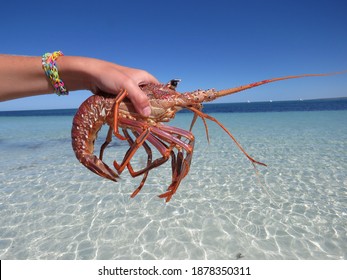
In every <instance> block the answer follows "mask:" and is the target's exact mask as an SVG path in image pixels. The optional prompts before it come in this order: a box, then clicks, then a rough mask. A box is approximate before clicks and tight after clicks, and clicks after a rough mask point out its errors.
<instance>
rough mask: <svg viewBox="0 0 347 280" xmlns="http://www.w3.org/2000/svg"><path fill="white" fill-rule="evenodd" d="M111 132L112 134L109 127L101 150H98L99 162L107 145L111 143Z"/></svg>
mask: <svg viewBox="0 0 347 280" xmlns="http://www.w3.org/2000/svg"><path fill="white" fill-rule="evenodd" d="M112 132H113V129H112V127H110V128H109V129H108V132H107V136H106V140H105V142H104V144H102V145H101V148H100V154H99V159H100V160H102V158H103V156H104V150H105V149H106V147H107V146H108V144H110V143H111V141H112Z"/></svg>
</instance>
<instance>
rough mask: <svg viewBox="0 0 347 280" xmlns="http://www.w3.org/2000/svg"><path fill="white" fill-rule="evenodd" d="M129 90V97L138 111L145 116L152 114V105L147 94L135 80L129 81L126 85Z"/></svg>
mask: <svg viewBox="0 0 347 280" xmlns="http://www.w3.org/2000/svg"><path fill="white" fill-rule="evenodd" d="M125 88H126V90H127V91H128V97H129V99H130V101H131V102H132V103H133V105H134V107H135V109H136V111H137V112H138V113H140V114H141V115H143V116H144V117H149V115H150V114H151V107H150V104H149V100H148V97H147V95H146V94H145V93H144V92H143V91H142V90H141V89H140V88H139V86H138V84H136V83H135V82H134V81H131V82H128V84H127V86H126V87H125Z"/></svg>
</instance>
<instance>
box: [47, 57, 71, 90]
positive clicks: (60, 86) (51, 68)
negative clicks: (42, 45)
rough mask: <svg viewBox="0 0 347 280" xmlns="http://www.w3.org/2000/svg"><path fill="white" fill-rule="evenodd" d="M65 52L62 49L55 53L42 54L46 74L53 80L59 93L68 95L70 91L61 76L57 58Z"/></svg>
mask: <svg viewBox="0 0 347 280" xmlns="http://www.w3.org/2000/svg"><path fill="white" fill-rule="evenodd" d="M63 55H64V54H63V53H62V52H61V51H56V52H54V53H45V54H44V55H43V56H42V69H43V70H44V71H45V73H46V76H47V77H48V78H49V80H50V81H51V83H52V85H53V87H54V91H55V93H56V94H58V95H68V94H69V92H68V91H67V89H66V88H65V85H64V82H63V81H62V80H61V79H60V78H59V73H58V67H57V64H56V62H55V61H56V60H57V59H58V57H59V56H63Z"/></svg>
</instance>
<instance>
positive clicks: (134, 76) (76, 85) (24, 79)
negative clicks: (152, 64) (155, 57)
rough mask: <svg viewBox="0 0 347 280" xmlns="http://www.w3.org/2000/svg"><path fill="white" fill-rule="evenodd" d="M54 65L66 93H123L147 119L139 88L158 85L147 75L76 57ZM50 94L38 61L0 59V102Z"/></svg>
mask: <svg viewBox="0 0 347 280" xmlns="http://www.w3.org/2000/svg"><path fill="white" fill-rule="evenodd" d="M57 64H58V69H59V76H60V78H61V79H62V80H63V81H64V83H65V87H66V88H67V90H69V91H74V90H83V89H85V90H90V91H92V92H93V93H99V92H107V93H111V94H117V93H118V92H119V91H120V90H121V89H126V90H127V91H128V97H129V98H130V100H131V101H132V102H133V104H134V106H135V108H136V109H137V111H138V112H139V113H141V114H143V115H145V116H148V115H149V113H150V109H149V110H148V109H146V108H149V101H148V99H147V97H146V95H145V94H144V93H143V92H142V91H141V89H140V88H139V85H141V84H147V83H158V81H157V79H156V78H154V77H153V76H152V75H151V74H149V73H148V72H146V71H143V70H139V69H134V68H128V67H125V66H121V65H117V64H114V63H111V62H106V61H103V60H99V59H94V58H87V57H77V56H61V57H59V59H58V60H57ZM53 92H54V89H53V86H52V85H51V83H50V81H49V79H48V78H47V77H46V75H45V74H44V71H43V69H42V66H41V57H30V56H12V55H0V101H5V100H10V99H15V98H21V97H28V96H33V95H40V94H47V93H53ZM146 110H147V111H146Z"/></svg>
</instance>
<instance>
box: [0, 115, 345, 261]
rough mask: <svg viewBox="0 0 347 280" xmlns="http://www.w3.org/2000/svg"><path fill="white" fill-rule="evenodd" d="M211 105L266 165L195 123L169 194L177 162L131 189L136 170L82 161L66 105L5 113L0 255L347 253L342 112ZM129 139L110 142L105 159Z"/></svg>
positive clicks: (181, 119)
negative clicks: (118, 171) (187, 162)
mask: <svg viewBox="0 0 347 280" xmlns="http://www.w3.org/2000/svg"><path fill="white" fill-rule="evenodd" d="M211 115H213V116H214V117H216V118H217V119H218V120H219V121H221V122H222V123H223V124H224V125H225V126H226V127H227V128H228V129H229V130H230V131H231V132H232V133H233V135H234V136H235V137H236V138H237V139H238V140H239V142H240V143H241V144H242V146H243V147H244V148H245V149H246V151H247V152H248V153H250V154H251V155H252V156H253V157H254V158H255V159H257V160H259V161H262V162H265V163H266V164H267V165H268V167H259V168H258V171H259V174H258V176H257V175H256V173H255V171H254V169H253V167H252V165H251V164H250V162H249V161H248V160H247V159H246V158H245V157H244V155H243V154H242V153H241V152H240V151H239V150H238V149H237V147H236V146H235V145H234V143H233V142H232V140H231V139H230V138H228V136H227V135H226V134H225V133H224V132H223V131H222V130H221V129H220V128H219V127H218V126H217V125H215V124H213V123H210V122H209V131H210V138H211V139H210V144H208V143H207V141H206V136H205V132H204V128H203V125H202V123H201V121H199V122H198V124H197V125H196V127H195V128H194V131H193V132H194V134H195V136H196V139H197V141H196V144H195V151H194V157H193V161H192V166H191V171H190V173H189V174H188V176H187V177H186V178H185V179H184V180H183V182H182V183H181V185H180V188H179V189H178V192H177V193H176V194H175V195H174V197H173V199H172V200H171V201H170V202H169V203H165V202H164V201H163V200H162V199H159V198H158V197H157V195H158V194H161V193H163V192H164V191H165V190H166V187H167V186H168V184H169V183H170V178H171V177H170V176H171V175H170V172H171V171H170V164H167V165H164V166H162V167H160V168H158V169H156V170H153V172H151V173H150V176H149V178H148V180H147V183H146V185H145V187H144V188H143V190H142V191H141V192H140V193H139V194H138V195H137V196H136V197H135V198H134V199H131V198H130V194H131V193H132V192H133V190H134V189H135V188H136V187H137V185H138V183H139V181H140V179H139V178H135V179H134V178H132V177H131V176H130V175H129V174H128V173H127V172H124V173H123V174H122V180H121V181H120V182H118V183H114V182H111V181H108V180H105V179H102V178H100V177H98V176H96V175H95V174H93V173H91V172H90V171H89V170H87V169H86V168H84V167H83V166H82V165H81V164H80V163H79V162H78V161H77V160H76V158H75V156H74V153H73V151H72V148H71V143H70V129H71V122H72V116H71V115H69V114H68V115H61V116H30V115H29V116H28V115H27V116H16V117H14V116H2V117H0V155H1V161H0V258H1V259H236V258H237V256H238V255H239V254H242V256H243V259H347V172H346V171H347V125H346V120H347V110H340V111H290V112H255V113H211ZM191 117H192V115H191V114H178V115H177V117H176V119H175V120H174V121H173V122H172V123H171V124H172V125H174V126H179V127H182V128H187V123H188V122H189V121H190V119H191ZM100 142H101V141H99V142H98V143H97V145H99V144H100ZM126 149H127V146H126V145H123V144H122V143H115V144H113V145H112V146H111V147H110V148H109V149H107V158H106V159H105V160H111V159H112V158H113V157H114V156H116V157H118V158H119V157H121V154H122V153H124V152H125V151H126ZM135 161H136V163H137V164H139V165H141V164H144V163H145V162H146V157H145V155H143V154H141V153H139V155H138V156H137V157H136V159H135Z"/></svg>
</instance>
